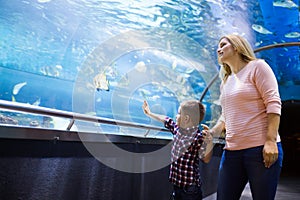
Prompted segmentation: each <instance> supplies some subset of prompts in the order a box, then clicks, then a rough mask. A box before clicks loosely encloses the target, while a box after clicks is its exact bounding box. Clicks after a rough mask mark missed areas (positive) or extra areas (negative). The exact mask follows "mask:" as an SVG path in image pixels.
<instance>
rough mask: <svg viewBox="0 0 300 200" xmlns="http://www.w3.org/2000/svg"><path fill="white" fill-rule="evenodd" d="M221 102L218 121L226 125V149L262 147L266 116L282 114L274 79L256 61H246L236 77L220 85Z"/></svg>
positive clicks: (269, 69) (270, 73)
mask: <svg viewBox="0 0 300 200" xmlns="http://www.w3.org/2000/svg"><path fill="white" fill-rule="evenodd" d="M220 100H221V106H222V116H221V118H220V120H222V121H224V122H225V125H226V145H225V149H228V150H240V149H246V148H250V147H256V146H260V145H264V143H265V140H266V134H267V128H268V127H267V113H277V114H279V115H280V114H281V100H280V96H279V92H278V85H277V80H276V78H275V75H274V73H273V71H272V69H271V68H270V66H269V65H268V64H267V63H266V62H265V61H264V60H261V59H258V60H254V61H251V62H249V63H248V64H247V65H246V66H245V67H244V68H243V69H242V70H241V71H239V72H238V73H237V74H234V73H232V74H231V75H230V76H229V77H228V79H227V81H226V82H225V84H222V85H221V96H220ZM279 141H280V137H279V134H277V142H279Z"/></svg>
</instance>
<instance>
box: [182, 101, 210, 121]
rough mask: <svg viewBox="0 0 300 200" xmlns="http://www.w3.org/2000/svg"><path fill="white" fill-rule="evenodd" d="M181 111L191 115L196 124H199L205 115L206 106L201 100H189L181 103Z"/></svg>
mask: <svg viewBox="0 0 300 200" xmlns="http://www.w3.org/2000/svg"><path fill="white" fill-rule="evenodd" d="M180 107H181V112H182V113H184V114H186V115H189V116H190V118H191V121H192V123H193V124H194V126H196V125H198V124H199V123H200V122H201V121H202V120H203V119H204V115H205V108H204V106H203V104H202V103H201V102H200V101H197V100H187V101H184V102H182V103H181V104H180Z"/></svg>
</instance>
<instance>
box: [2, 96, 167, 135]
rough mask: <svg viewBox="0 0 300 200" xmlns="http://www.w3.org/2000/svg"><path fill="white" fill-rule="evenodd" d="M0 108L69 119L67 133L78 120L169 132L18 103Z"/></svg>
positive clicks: (4, 104) (158, 128)
mask: <svg viewBox="0 0 300 200" xmlns="http://www.w3.org/2000/svg"><path fill="white" fill-rule="evenodd" d="M0 108H2V109H6V110H13V111H18V112H26V113H32V114H40V115H45V116H51V117H61V118H68V119H71V120H70V123H69V125H68V127H67V128H66V130H67V131H70V130H71V128H72V126H73V124H74V122H75V120H79V121H87V122H96V123H101V124H109V125H119V126H126V127H132V128H140V129H146V130H148V131H147V133H149V131H150V130H155V131H162V132H169V130H167V129H164V128H160V127H156V126H149V125H143V124H134V123H131V122H127V121H120V120H113V119H109V118H103V117H96V116H90V115H85V114H80V113H74V112H68V111H61V110H56V109H50V108H45V107H40V106H34V105H30V104H24V103H18V102H11V101H5V100H0ZM145 136H146V135H145Z"/></svg>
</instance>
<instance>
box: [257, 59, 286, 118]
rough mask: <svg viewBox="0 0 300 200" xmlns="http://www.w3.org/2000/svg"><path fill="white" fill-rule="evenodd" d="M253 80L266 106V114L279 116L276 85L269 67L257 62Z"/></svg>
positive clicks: (279, 104)
mask: <svg viewBox="0 0 300 200" xmlns="http://www.w3.org/2000/svg"><path fill="white" fill-rule="evenodd" d="M253 78H254V81H255V84H256V87H257V89H258V91H259V93H260V94H261V97H262V99H263V101H264V104H265V106H266V112H267V113H275V114H279V115H281V99H280V95H279V91H278V83H277V80H276V77H275V74H274V73H273V71H272V69H271V67H270V66H269V65H268V64H267V63H266V62H265V61H264V60H257V62H256V64H255V71H254V76H253Z"/></svg>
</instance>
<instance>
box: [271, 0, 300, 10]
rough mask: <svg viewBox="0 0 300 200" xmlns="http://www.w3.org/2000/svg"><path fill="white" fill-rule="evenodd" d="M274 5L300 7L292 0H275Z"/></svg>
mask: <svg viewBox="0 0 300 200" xmlns="http://www.w3.org/2000/svg"><path fill="white" fill-rule="evenodd" d="M273 6H277V7H282V8H298V6H297V4H295V3H294V2H293V1H292V0H275V1H273Z"/></svg>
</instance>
